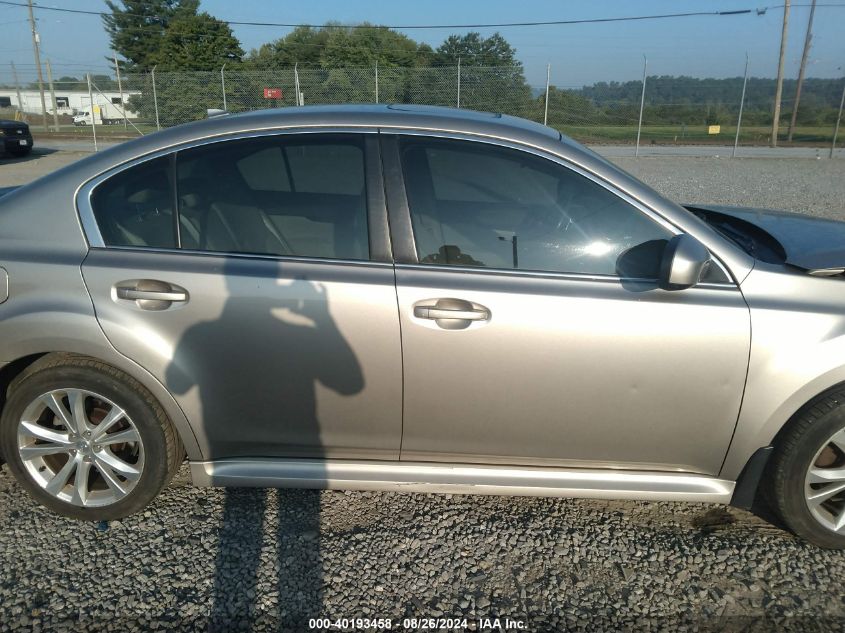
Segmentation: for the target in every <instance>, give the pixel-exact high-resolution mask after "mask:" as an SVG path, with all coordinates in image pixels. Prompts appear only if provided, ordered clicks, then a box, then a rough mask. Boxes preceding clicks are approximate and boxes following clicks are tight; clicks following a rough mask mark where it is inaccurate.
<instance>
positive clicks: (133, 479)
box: [0, 355, 184, 521]
mask: <svg viewBox="0 0 845 633" xmlns="http://www.w3.org/2000/svg"><path fill="white" fill-rule="evenodd" d="M51 394H52V396H53V397H54V398H55V399H56V400H57V401H58V402H59V403H61V404H60V405H57V404H56V400H54V401H53V404H52V405H49V404H45V403H46V402H47V401H48V400H50V395H51ZM42 395H44V396H45V398H44V399H42V398H41V396H42ZM77 403H81V404H79V407H80V408H77V407H76V406H74V405H75V404H77ZM57 406H58V407H59V408H62V407H63V413H62V415H64V416H65V419H66V421H67V424H64V423H63V421H62V419H61V418H60V415H59V414H57V413H56V411H57V409H56V407H57ZM71 411H73V413H71ZM80 412H82V413H80ZM78 414H79V415H78ZM80 416H83V419H84V420H85V423H84V424H80V423H78V422H77V421H76V420H77V418H79V417H80ZM110 416H111V417H110ZM24 417H26V420H24V419H23V418H24ZM24 422H25V423H26V426H25V425H24ZM107 423H108V424H107ZM100 424H103V425H105V426H100ZM79 427H82V428H85V429H88V430H87V431H85V432H83V431H82V430H81V429H80V428H79ZM106 427H108V428H106ZM45 429H46V435H47V439H45V438H44V435H45ZM51 433H52V435H51ZM118 434H120V435H119V436H118ZM83 435H85V436H87V437H83ZM124 440H125V441H124ZM0 449H2V450H0V452H2V454H3V455H4V456H5V458H6V460H7V462H8V464H9V469H10V470H11V472H12V474H13V475H14V476H15V478H16V479H17V480H18V482H19V483H20V484H21V485H22V486H23V487H24V489H26V490H27V492H29V494H30V495H31V496H32V497H33V498H34V499H35V500H36V501H38V502H39V503H41V504H42V505H44V506H45V507H47V508H49V509H50V510H52V511H54V512H56V513H58V514H61V515H63V516H66V517H70V518H74V519H82V520H87V521H103V520H112V519H119V518H122V517H125V516H128V515H130V514H133V513H134V512H137V511H138V510H140V509H142V508H143V507H145V506H146V505H147V504H149V503H150V502H151V501H152V500H153V499H154V498H155V497H156V495H158V493H159V492H160V491H161V490H162V488H164V486H166V485H167V484H168V483H169V482H170V480H171V479H172V477H173V475H174V474H175V473H176V471H177V470H178V469H179V466H180V464H181V462H182V459H183V457H184V450H183V448H182V444H181V442H180V441H179V437H178V435H177V433H176V431H175V430H174V428H173V426H172V425H171V423H170V421H169V420H168V418H167V416H166V414H165V413H164V411H163V410H162V408H161V406H160V405H159V404H158V402H157V401H156V400H155V399H154V398H153V396H152V395H151V394H150V393H149V392H148V391H147V390H146V389H145V388H144V387H143V386H142V385H141V384H140V383H138V382H137V381H136V380H134V379H133V378H131V377H130V376H128V375H126V374H125V373H123V372H121V371H119V370H118V369H116V368H114V367H111V366H110V365H106V364H105V363H101V362H99V361H96V360H93V359H89V358H85V357H77V356H67V355H61V356H55V357H49V356H48V357H45V358H44V359H42V360H40V361H38V362H36V363H34V364H33V365H32V366H31V367H29V368H28V369H27V370H26V371H25V372H24V373H23V374H22V375H21V376H19V377H18V378H16V379H15V380H14V381H13V382H12V384H11V385H10V386H9V390H8V399H7V401H6V405H5V407H4V408H3V414H2V417H0ZM40 452H49V453H50V454H45V455H40ZM22 453H26V455H22ZM34 454H37V455H38V456H33V455H34ZM115 460H116V461H115ZM70 462H75V463H74V464H71V463H70ZM81 472H85V473H87V477H85V476H82V477H81V476H80V473H81ZM65 473H69V475H67V477H68V479H67V482H68V483H67V484H66V485H62V484H61V483H56V482H60V480H61V479H62V477H63V476H64V474H65ZM107 475H108V477H110V481H108V480H107ZM51 483H52V484H55V485H53V486H52V490H51V485H50V484H51ZM57 486H61V488H58V489H57V488H56V487H57ZM121 493H122V494H121Z"/></svg>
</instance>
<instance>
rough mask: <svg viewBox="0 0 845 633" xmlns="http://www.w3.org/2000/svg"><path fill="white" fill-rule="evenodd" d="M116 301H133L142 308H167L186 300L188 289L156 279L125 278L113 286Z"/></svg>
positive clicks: (154, 309)
mask: <svg viewBox="0 0 845 633" xmlns="http://www.w3.org/2000/svg"><path fill="white" fill-rule="evenodd" d="M113 296H114V298H115V300H116V301H121V300H122V301H134V302H135V305H136V306H137V307H139V308H141V309H142V310H153V311H158V310H167V309H168V308H170V307H172V306H173V304H174V303H178V304H182V303H185V302H187V301H188V291H187V290H185V289H184V288H181V287H179V286H177V285H175V284H171V283H168V282H166V281H160V280H158V279H126V280H124V281H121V282H119V283H117V284H115V286H114V295H113Z"/></svg>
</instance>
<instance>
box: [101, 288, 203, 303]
mask: <svg viewBox="0 0 845 633" xmlns="http://www.w3.org/2000/svg"><path fill="white" fill-rule="evenodd" d="M117 296H118V297H119V298H120V299H129V300H131V301H139V300H140V301H145V300H146V301H187V300H188V294H187V293H185V292H172V291H170V292H168V291H162V290H136V289H135V288H118V289H117Z"/></svg>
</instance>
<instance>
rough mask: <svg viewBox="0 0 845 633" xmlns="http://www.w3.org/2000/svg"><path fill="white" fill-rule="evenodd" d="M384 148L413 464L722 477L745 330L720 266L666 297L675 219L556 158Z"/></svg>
mask: <svg viewBox="0 0 845 633" xmlns="http://www.w3.org/2000/svg"><path fill="white" fill-rule="evenodd" d="M384 156H385V161H386V163H385V167H386V169H388V170H390V169H396V168H398V166H399V165H401V169H402V173H403V176H404V187H402V188H399V187H394V188H393V189H391V190H389V192H390V198H389V200H390V202H391V218H392V220H391V227H392V230H394V243H398V241H399V240H402V239H406V242H407V243H409V244H413V245H414V248H415V251H416V253H415V254H416V258H417V260H418V261H417V263H416V264H414V263H407V262H406V263H404V264H403V263H399V264H397V267H396V279H397V292H398V299H399V311H400V319H401V326H402V350H403V362H404V394H405V396H404V397H405V399H404V431H403V442H402V455H401V457H402V459H403V460H415V461H416V460H435V461H448V462H456V463H460V462H476V463H492V464H503V463H506V464H521V465H559V466H584V467H612V468H613V467H615V468H637V469H666V470H685V471H692V472H701V473H710V474H714V473H717V472H718V470H719V467H720V465H721V463H722V460H723V458H724V456H725V452H726V450H727V447H728V444H729V442H730V438H731V434H732V432H733V429H734V425H735V423H736V419H737V414H738V411H739V406H740V399H741V395H742V390H743V384H744V380H745V372H746V367H747V360H748V346H749V337H750V331H749V328H750V326H749V314H748V309H747V306H746V305H745V302H744V300H743V298H742V295H741V293H740V292H739V290H738V289H737V287H736V286H735V285H734V284H733V283H731V282H730V281H729V279H728V277H727V276H726V275H725V274H724V271H723V270H722V269H721V268H720V267H719V266H718V265H716V264H714V265H713V267H712V271H711V273H710V275H709V277H708V278H707V281H709V282H710V283H702V284H700V285H698V286H696V287H693V288H690V289H688V290H683V291H666V290H661V289H659V288H658V284H657V281H656V280H657V270H658V263H659V260H660V255H661V253H662V251H663V247H664V246H665V244H666V242H667V240H668V239H669V238H671V236H672V235H673V230H672V228H671V227H669V226H668V225H667V224H665V223H663V222H662V221H661V220H659V218H658V217H657V216H652V215H650V214H649V213H647V212H646V210H645V209H643V208H640V207H639V206H637V205H636V204H635V203H634V201H632V200H627V199H625V198H624V197H622V196H621V195H619V194H617V193H616V192H614V191H612V190H610V189H609V188H608V187H607V186H606V185H604V184H600V183H599V182H597V181H596V180H595V179H592V178H589V177H587V175H586V174H581V173H577V172H576V171H574V170H573V169H571V168H569V167H567V166H565V165H563V164H561V163H560V162H555V161H552V160H550V159H549V158H546V157H541V156H538V155H536V154H532V153H527V152H525V151H521V150H519V149H515V148H503V147H499V146H496V145H493V144H489V143H482V142H474V141H468V140H458V139H443V138H439V139H435V138H427V137H424V136H415V135H406V136H400V137H398V138H395V139H385V152H384ZM391 161H392V162H391ZM386 174H387V175H388V176H389V178H388V184H389V185H394V184H395V183H396V181H397V180H398V178H394V177H392V176H391V174H390V173H389V172H386ZM396 189H404V191H401V190H400V191H398V192H397V191H396ZM405 196H406V198H405ZM405 200H406V201H407V205H408V207H409V209H410V222H408V221H405V222H404V223H403V222H401V221H394V220H395V218H394V214H395V213H397V207H402V206H404V203H405ZM400 213H401V212H400ZM397 218H401V215H399V214H397ZM403 226H405V227H406V228H407V230H408V231H409V232H410V231H412V237H413V241H412V242H411V239H410V238H409V236H407V235H405V236H402V235H398V234H397V231H401V230H402V228H403ZM397 248H398V247H397Z"/></svg>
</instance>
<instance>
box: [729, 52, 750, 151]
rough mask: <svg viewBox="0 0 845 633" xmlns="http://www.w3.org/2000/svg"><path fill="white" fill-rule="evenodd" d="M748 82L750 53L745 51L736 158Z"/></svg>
mask: <svg viewBox="0 0 845 633" xmlns="http://www.w3.org/2000/svg"><path fill="white" fill-rule="evenodd" d="M747 83H748V53H747V52H746V53H745V76H744V78H743V80H742V96H741V97H740V98H739V117H738V118H737V120H736V138H735V139H734V151H733V153H732V154H731V158H736V146H737V145H739V129H740V128H741V127H742V109H743V107H744V106H745V86H746V84H747Z"/></svg>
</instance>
